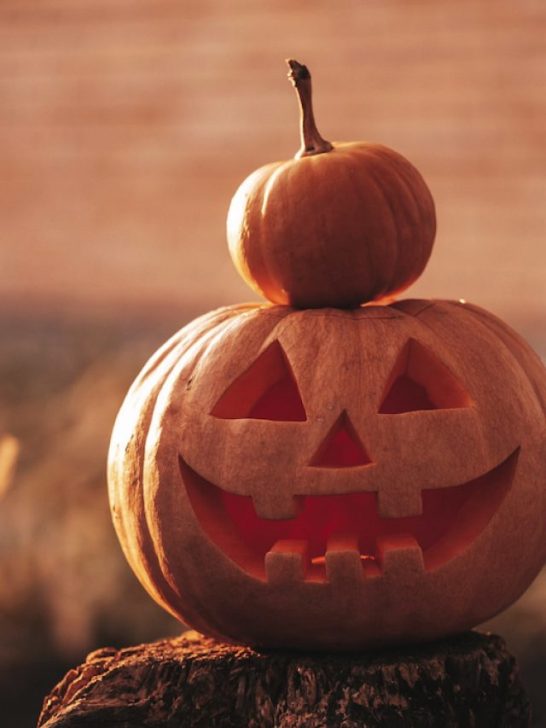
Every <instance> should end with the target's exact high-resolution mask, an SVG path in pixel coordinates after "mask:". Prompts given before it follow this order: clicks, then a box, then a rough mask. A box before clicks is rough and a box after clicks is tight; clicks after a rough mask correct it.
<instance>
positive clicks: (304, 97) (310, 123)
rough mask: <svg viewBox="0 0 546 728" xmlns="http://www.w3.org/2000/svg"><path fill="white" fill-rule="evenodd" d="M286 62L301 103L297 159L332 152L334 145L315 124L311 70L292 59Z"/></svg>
mask: <svg viewBox="0 0 546 728" xmlns="http://www.w3.org/2000/svg"><path fill="white" fill-rule="evenodd" d="M286 62H287V63H288V65H289V66H290V72H289V74H288V78H289V79H290V81H291V82H292V84H293V85H294V88H295V89H296V93H297V94H298V99H299V102H300V136H301V147H300V149H299V151H298V153H297V154H296V159H300V158H301V157H310V156H311V155H313V154H323V153H324V152H331V151H332V149H333V148H334V147H333V145H332V144H331V143H330V142H328V141H326V139H323V138H322V137H321V135H320V134H319V131H318V129H317V127H316V124H315V116H314V114H313V103H312V100H311V74H310V73H309V69H308V68H307V66H303V65H302V64H301V63H298V62H297V61H294V60H292V59H287V61H286Z"/></svg>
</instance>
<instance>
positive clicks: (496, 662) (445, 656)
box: [38, 632, 530, 728]
mask: <svg viewBox="0 0 546 728" xmlns="http://www.w3.org/2000/svg"><path fill="white" fill-rule="evenodd" d="M529 724H530V707H529V701H528V698H527V696H526V694H525V691H524V689H523V687H522V685H521V683H520V680H519V677H518V671H517V666H516V662H515V659H514V657H513V656H512V655H511V654H510V653H509V652H508V650H507V648H506V645H505V643H504V641H503V640H502V639H501V638H500V637H498V636H496V635H484V634H480V633H477V632H466V633H464V634H462V635H459V636H457V637H453V638H450V639H446V640H443V641H441V642H435V643H430V644H427V645H420V646H411V647H404V648H396V649H394V648H393V649H390V650H386V651H381V652H375V653H351V654H312V653H300V652H293V653H290V652H280V651H275V652H273V651H271V652H258V651H255V650H253V649H250V648H248V647H241V646H233V645H226V644H221V643H218V642H216V641H214V640H212V639H209V638H206V637H203V636H202V635H199V634H198V633H196V632H187V633H185V634H184V635H182V636H181V637H178V638H175V639H168V640H162V641H159V642H154V643H151V644H144V645H139V646H137V647H129V648H125V649H122V650H116V649H114V648H104V649H101V650H98V651H96V652H93V653H91V654H90V655H89V656H88V657H87V660H86V661H85V663H84V664H82V665H80V666H79V667H77V668H75V669H73V670H70V671H69V672H68V673H67V675H66V676H65V677H64V678H63V680H62V681H61V682H60V683H59V684H58V685H57V686H56V687H55V688H54V689H53V691H52V692H51V693H50V695H48V696H47V697H46V699H45V701H44V705H43V710H42V714H41V716H40V719H39V722H38V726H40V727H41V728H80V726H81V727H83V726H106V727H108V726H112V727H113V726H116V727H118V728H121V727H127V728H128V727H129V726H132V727H134V726H139V727H142V728H148V727H152V728H155V727H158V728H159V726H162V727H163V728H174V727H175V726H176V727H177V728H179V727H180V728H181V727H182V726H184V727H187V726H195V727H197V728H200V727H202V728H205V727H206V728H216V727H218V728H224V727H225V728H228V727H229V728H231V727H233V728H241V727H242V726H248V727H249V728H269V727H272V728H273V727H278V728H302V727H304V726H305V728H319V727H320V728H322V727H323V726H326V727H327V728H337V727H339V728H356V727H357V726H367V727H371V726H388V727H389V728H396V727H397V726H400V728H402V727H408V726H416V727H418V728H428V727H430V728H434V727H436V726H437V727H438V728H452V727H453V728H454V727H460V728H471V727H472V726H475V727H476V728H520V727H521V728H523V727H524V726H528V725H529Z"/></svg>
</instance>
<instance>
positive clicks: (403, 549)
mask: <svg viewBox="0 0 546 728" xmlns="http://www.w3.org/2000/svg"><path fill="white" fill-rule="evenodd" d="M376 549H377V561H378V562H379V565H380V566H381V570H382V572H383V575H384V576H389V577H391V578H393V579H396V580H397V581H399V583H400V584H404V583H408V584H415V579H416V578H417V576H418V575H419V574H420V573H422V571H423V570H424V568H425V566H424V561H423V550H422V549H421V547H420V546H419V543H418V542H417V539H416V538H415V537H414V536H411V535H410V534H408V533H400V534H393V535H390V536H380V537H379V538H378V539H377V542H376Z"/></svg>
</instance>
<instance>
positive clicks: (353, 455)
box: [310, 410, 372, 468]
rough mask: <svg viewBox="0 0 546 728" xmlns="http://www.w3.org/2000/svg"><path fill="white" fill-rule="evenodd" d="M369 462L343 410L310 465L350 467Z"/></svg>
mask: <svg viewBox="0 0 546 728" xmlns="http://www.w3.org/2000/svg"><path fill="white" fill-rule="evenodd" d="M371 462H372V460H371V458H370V457H369V455H368V453H367V452H366V449H365V448H364V445H363V444H362V443H361V442H360V438H359V437H358V435H357V434H356V430H355V428H354V426H353V423H352V422H351V420H350V418H349V415H348V414H347V412H345V410H344V411H343V412H342V413H341V415H340V416H339V417H338V419H337V420H336V422H335V423H334V426H333V427H332V429H331V430H330V432H329V433H328V434H327V435H326V437H325V438H324V441H323V442H322V444H321V445H320V447H319V449H318V450H317V452H316V454H315V456H314V457H313V459H312V460H311V463H310V465H312V466H314V467H317V468H350V467H354V466H355V465H368V464H369V463H371Z"/></svg>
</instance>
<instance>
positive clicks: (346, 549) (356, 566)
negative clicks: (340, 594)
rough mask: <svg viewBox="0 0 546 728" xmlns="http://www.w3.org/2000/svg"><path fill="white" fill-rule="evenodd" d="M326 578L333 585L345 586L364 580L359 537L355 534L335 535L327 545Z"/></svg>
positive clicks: (329, 539)
mask: <svg viewBox="0 0 546 728" xmlns="http://www.w3.org/2000/svg"><path fill="white" fill-rule="evenodd" d="M325 560H326V578H327V579H328V581H330V582H332V583H333V584H335V583H339V584H345V583H347V582H350V581H351V580H353V579H362V578H363V570H362V561H361V558H360V550H359V546H358V537H357V536H355V535H354V534H344V533H340V534H334V535H332V536H330V537H329V538H328V542H327V545H326V555H325Z"/></svg>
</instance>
